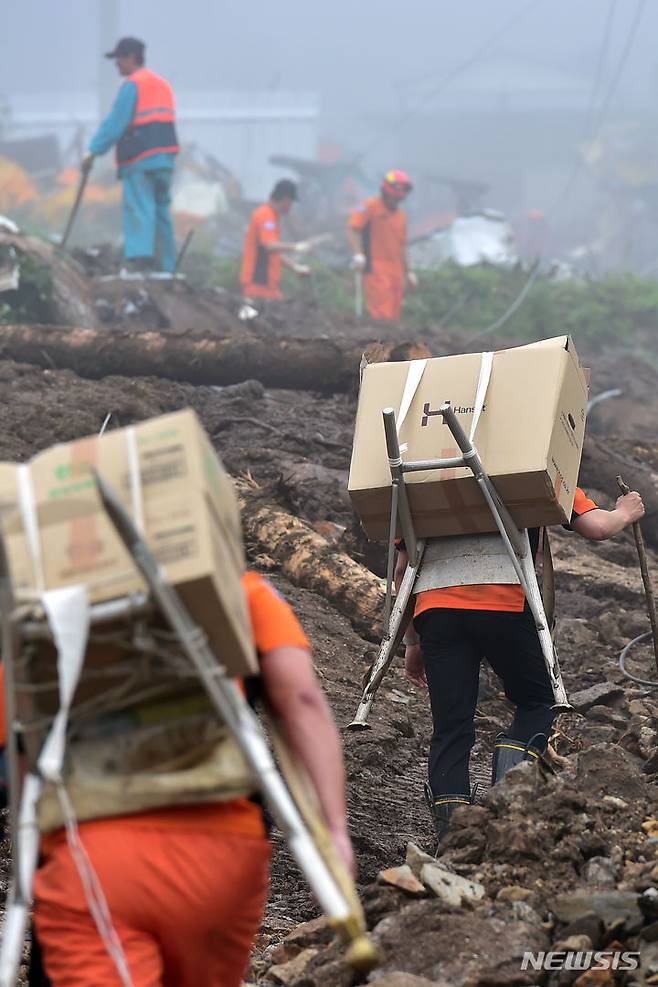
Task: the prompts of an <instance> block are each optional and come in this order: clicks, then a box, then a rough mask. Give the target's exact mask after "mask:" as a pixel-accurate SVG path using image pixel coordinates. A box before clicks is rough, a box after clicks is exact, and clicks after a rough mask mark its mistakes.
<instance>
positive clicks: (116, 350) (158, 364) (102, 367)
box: [0, 325, 415, 393]
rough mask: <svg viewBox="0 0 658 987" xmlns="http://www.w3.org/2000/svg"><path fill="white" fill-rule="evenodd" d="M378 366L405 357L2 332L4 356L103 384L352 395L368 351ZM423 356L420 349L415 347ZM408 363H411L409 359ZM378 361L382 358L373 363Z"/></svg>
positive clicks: (320, 348) (326, 348)
mask: <svg viewBox="0 0 658 987" xmlns="http://www.w3.org/2000/svg"><path fill="white" fill-rule="evenodd" d="M369 348H370V349H371V350H372V351H373V353H374V355H375V359H376V361H377V362H382V361H384V360H387V359H389V358H390V356H391V354H393V353H395V358H396V359H404V358H405V357H404V356H399V355H398V354H399V353H400V352H401V347H400V346H399V345H398V346H395V347H394V344H393V343H391V344H382V343H377V344H369V343H367V342H366V343H364V342H358V341H356V342H355V341H354V340H352V339H345V338H336V339H326V338H325V339H321V338H317V339H296V338H292V339H280V338H279V339H277V338H274V337H272V336H267V335H256V334H253V333H248V332H245V333H243V334H241V335H239V336H224V337H215V336H209V335H207V334H205V335H200V334H198V333H197V334H195V333H193V332H182V333H179V332H177V333H173V332H171V333H167V332H151V331H149V332H128V331H116V330H108V329H101V330H98V329H82V328H63V327H59V326H39V325H6V326H0V357H2V358H3V359H10V360H16V361H18V362H22V363H32V364H36V365H37V366H39V367H44V368H48V369H52V368H53V367H56V368H57V369H67V370H73V371H74V372H75V373H76V374H78V375H79V376H80V377H88V378H91V379H93V380H97V379H99V378H101V377H108V376H111V375H117V376H125V377H165V378H167V379H169V380H176V381H181V382H186V383H189V384H208V385H221V386H225V385H227V384H236V383H239V382H240V381H243V380H259V381H261V383H262V384H264V385H265V387H282V388H290V389H293V390H309V391H323V392H329V393H335V392H339V391H340V392H342V391H349V390H351V389H353V388H356V387H357V386H358V380H359V364H360V362H361V357H362V354H363V352H364V349H365V350H366V351H368V349H369ZM409 352H410V353H414V354H415V348H414V347H410V348H409ZM407 358H408V357H407ZM373 362H374V360H373Z"/></svg>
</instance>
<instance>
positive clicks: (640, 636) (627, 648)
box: [619, 631, 658, 688]
mask: <svg viewBox="0 0 658 987" xmlns="http://www.w3.org/2000/svg"><path fill="white" fill-rule="evenodd" d="M652 636H653V635H652V632H651V631H646V632H645V633H644V634H638V636H637V637H634V638H633V640H632V641H629V642H628V644H627V645H626V646H625V647H624V648H623V650H622V652H621V654H620V655H619V667H620V669H621V671H622V672H623V673H624V675H625V676H626V678H627V679H630V680H631V682H636V683H637V684H638V685H646V686H649V687H653V688H658V682H653V681H652V680H651V679H640V678H638V677H637V675H632V674H631V673H630V672H629V671H628V670H627V669H626V656H627V655H628V652H629V651H630V650H631V648H632V647H633V646H634V645H635V644H639V643H640V641H645V640H646V639H647V638H649V637H652Z"/></svg>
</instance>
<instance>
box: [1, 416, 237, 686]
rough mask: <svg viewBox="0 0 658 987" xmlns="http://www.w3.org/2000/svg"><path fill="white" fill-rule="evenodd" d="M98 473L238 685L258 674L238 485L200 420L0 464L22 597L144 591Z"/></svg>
mask: <svg viewBox="0 0 658 987" xmlns="http://www.w3.org/2000/svg"><path fill="white" fill-rule="evenodd" d="M94 470H97V471H98V473H99V474H101V475H102V476H103V478H104V479H105V480H107V482H108V483H109V484H110V485H111V487H112V488H113V489H114V490H115V491H116V493H117V494H118V496H119V497H120V499H121V501H122V503H123V504H124V506H125V507H126V509H127V510H128V512H129V513H130V514H131V516H132V517H133V519H134V520H136V521H137V523H138V526H141V527H142V528H143V532H144V534H145V537H146V541H147V542H148V544H149V546H150V547H151V548H152V550H153V551H154V553H155V555H156V556H157V558H158V560H159V561H160V563H161V564H162V566H163V568H164V571H165V574H166V576H167V578H168V580H169V581H170V582H171V584H172V585H173V586H175V587H176V588H177V589H178V591H179V592H180V594H181V596H182V598H183V600H184V602H185V603H186V605H187V607H188V608H189V610H190V612H191V614H192V616H193V617H194V618H195V619H196V621H197V622H198V623H199V624H200V625H201V626H202V627H203V628H204V630H205V632H206V634H207V635H208V639H209V642H210V645H211V647H212V649H213V650H214V652H215V654H216V655H217V656H218V658H219V659H220V660H221V662H222V663H223V664H224V665H225V666H226V667H227V668H228V670H229V672H230V673H231V674H233V675H246V674H250V673H253V672H254V671H255V670H256V660H255V653H254V646H253V642H252V634H251V627H250V622H249V614H248V612H247V606H246V601H245V598H244V595H243V593H242V589H241V585H240V577H241V576H242V574H243V572H244V553H243V547H242V536H241V528H240V517H239V510H238V505H237V501H236V497H235V493H234V491H233V486H232V484H231V481H230V478H229V477H228V476H227V474H226V473H225V471H224V469H223V467H222V465H221V463H220V461H219V458H218V456H217V454H216V453H215V451H214V449H213V448H212V446H211V444H210V442H209V440H208V438H207V436H206V435H205V433H204V431H203V429H202V428H201V426H200V424H199V421H198V419H197V418H196V415H195V414H194V412H193V411H190V410H187V411H181V412H178V413H176V414H172V415H165V416H163V417H161V418H156V419H152V420H150V421H146V422H142V423H141V424H139V425H136V426H134V428H130V429H119V430H116V431H112V432H109V433H107V434H105V435H104V436H103V437H102V438H99V437H97V436H92V437H89V438H85V439H80V440H79V441H76V442H70V443H67V444H63V445H56V446H54V447H53V448H51V449H48V450H46V451H45V452H42V453H40V454H39V455H37V456H35V457H34V458H33V459H32V460H31V461H30V462H29V463H26V464H23V465H19V466H17V465H15V464H6V463H5V464H0V519H1V521H2V530H3V534H4V538H5V544H6V547H7V552H8V556H9V563H10V568H11V575H12V582H13V587H14V592H15V594H17V595H20V594H22V595H23V596H25V595H26V594H30V593H37V592H39V591H41V590H50V589H56V588H59V587H65V586H71V585H75V584H78V583H85V584H86V585H87V587H88V589H89V594H90V598H91V601H92V603H99V602H102V601H107V600H112V599H116V598H119V597H124V596H127V595H130V594H132V593H135V592H137V591H139V590H141V589H144V585H143V582H142V579H141V576H140V575H139V573H138V572H137V570H136V568H135V564H134V562H133V560H132V558H131V557H130V555H129V553H128V552H127V550H126V549H125V547H124V545H123V543H122V542H121V540H120V539H119V537H118V536H117V534H116V532H115V530H114V527H113V525H112V523H111V521H110V519H109V518H108V516H107V515H106V513H105V511H104V509H103V506H102V504H101V501H100V499H99V496H98V491H97V489H96V485H95V481H94V476H93V472H94Z"/></svg>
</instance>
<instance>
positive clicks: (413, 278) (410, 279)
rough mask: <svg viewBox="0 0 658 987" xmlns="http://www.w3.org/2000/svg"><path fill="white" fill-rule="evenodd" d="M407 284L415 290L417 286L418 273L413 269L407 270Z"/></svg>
mask: <svg viewBox="0 0 658 987" xmlns="http://www.w3.org/2000/svg"><path fill="white" fill-rule="evenodd" d="M407 284H408V285H409V287H410V288H411V290H412V291H415V290H416V288H417V287H418V275H417V274H416V272H415V271H407Z"/></svg>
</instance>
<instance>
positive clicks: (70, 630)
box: [37, 584, 133, 987]
mask: <svg viewBox="0 0 658 987" xmlns="http://www.w3.org/2000/svg"><path fill="white" fill-rule="evenodd" d="M41 602H42V604H43V608H44V611H45V613H46V617H47V619H48V624H49V625H50V629H51V631H52V634H53V639H54V642H55V646H56V648H57V678H58V681H59V709H58V711H57V715H56V717H55V719H54V721H53V725H52V727H51V728H50V732H49V734H48V736H47V737H46V740H45V743H44V745H43V748H42V750H41V754H40V755H39V760H38V761H37V767H38V769H39V772H40V774H41V777H42V778H43V779H44V780H45V781H47V782H50V783H51V784H53V785H54V786H55V788H56V790H57V795H58V798H59V801H60V805H61V807H62V813H63V815H64V820H65V823H66V838H67V842H68V845H69V850H70V852H71V856H72V857H73V860H74V862H75V865H76V868H77V871H78V874H79V877H80V880H81V882H82V886H83V889H84V893H85V898H86V901H87V905H88V906H89V911H90V913H91V916H92V918H93V919H94V922H95V923H96V928H97V929H98V932H99V935H100V936H101V939H102V940H103V944H104V946H105V948H106V949H107V951H108V953H109V955H110V957H111V958H112V960H113V962H114V965H115V967H116V970H117V973H118V975H119V979H120V981H121V983H122V984H123V987H133V982H132V978H131V976H130V972H129V970H128V963H127V960H126V956H125V953H124V951H123V947H122V945H121V941H120V940H119V936H118V935H117V931H116V929H115V928H114V925H113V922H112V916H111V914H110V910H109V907H108V904H107V900H106V898H105V894H104V893H103V888H102V887H101V883H100V881H99V879H98V875H97V873H96V871H95V870H94V866H93V864H92V862H91V860H90V859H89V856H88V854H87V851H86V849H85V847H84V844H83V842H82V840H81V839H80V831H79V829H78V822H77V819H76V817H75V808H74V806H73V803H72V802H71V799H70V797H69V794H68V792H67V790H66V786H65V784H64V779H63V776H62V769H63V766H64V755H65V752H66V732H67V729H68V723H69V715H70V712H71V706H72V704H73V699H74V696H75V691H76V689H77V687H78V683H79V681H80V676H81V674H82V668H83V665H84V661H85V655H86V652H87V642H88V639H89V628H90V605H89V593H88V590H87V587H86V586H85V585H84V584H80V585H78V586H67V587H64V588H62V589H53V590H50V591H48V592H47V593H43V594H42V595H41Z"/></svg>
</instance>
